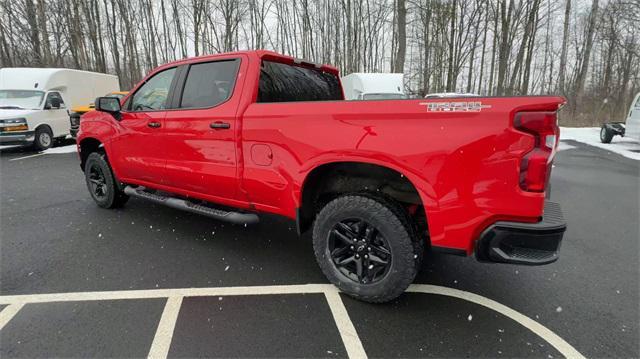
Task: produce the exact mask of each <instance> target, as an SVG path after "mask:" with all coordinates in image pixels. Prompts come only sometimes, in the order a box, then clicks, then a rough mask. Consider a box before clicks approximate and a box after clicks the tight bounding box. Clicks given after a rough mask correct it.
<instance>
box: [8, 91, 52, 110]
mask: <svg viewBox="0 0 640 359" xmlns="http://www.w3.org/2000/svg"><path fill="white" fill-rule="evenodd" d="M43 98H44V92H43V91H32V90H0V109H5V110H6V109H11V110H37V109H40V104H42V99H43Z"/></svg>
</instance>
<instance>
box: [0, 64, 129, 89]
mask: <svg viewBox="0 0 640 359" xmlns="http://www.w3.org/2000/svg"><path fill="white" fill-rule="evenodd" d="M74 75H75V76H78V75H80V76H84V77H89V76H90V77H101V78H112V81H113V79H115V82H116V83H117V82H118V77H117V76H115V75H108V74H102V73H98V72H91V71H82V70H73V69H65V68H37V67H6V68H3V69H0V89H12V90H44V91H46V90H51V89H64V88H65V87H66V86H67V84H68V82H69V81H68V79H69V78H70V77H72V76H74ZM75 76H74V77H75Z"/></svg>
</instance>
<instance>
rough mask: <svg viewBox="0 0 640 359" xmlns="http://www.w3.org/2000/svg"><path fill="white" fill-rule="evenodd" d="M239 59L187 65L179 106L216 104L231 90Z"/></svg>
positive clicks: (189, 106) (197, 106) (224, 99)
mask: <svg viewBox="0 0 640 359" xmlns="http://www.w3.org/2000/svg"><path fill="white" fill-rule="evenodd" d="M239 64H240V60H237V59H236V60H224V61H215V62H204V63H197V64H193V65H191V66H189V73H188V74H187V80H186V82H185V84H184V90H183V92H182V99H181V100H180V108H205V107H213V106H217V105H219V104H221V103H223V102H225V101H227V100H228V99H229V97H231V93H232V91H233V86H234V84H235V82H236V76H237V73H238V65H239Z"/></svg>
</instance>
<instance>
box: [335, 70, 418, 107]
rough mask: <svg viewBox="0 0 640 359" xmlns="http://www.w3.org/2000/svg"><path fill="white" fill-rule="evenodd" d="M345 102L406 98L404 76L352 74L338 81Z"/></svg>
mask: <svg viewBox="0 0 640 359" xmlns="http://www.w3.org/2000/svg"><path fill="white" fill-rule="evenodd" d="M340 82H342V89H343V90H344V98H345V99H346V100H385V99H394V100H397V99H403V98H407V96H406V95H405V94H404V74H389V73H357V72H356V73H352V74H349V75H346V76H343V77H342V78H341V79H340Z"/></svg>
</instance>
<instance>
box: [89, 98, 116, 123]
mask: <svg viewBox="0 0 640 359" xmlns="http://www.w3.org/2000/svg"><path fill="white" fill-rule="evenodd" d="M95 103H96V105H95V106H96V110H97V111H102V112H108V113H110V114H111V115H112V116H113V117H114V118H115V119H116V120H120V110H121V108H120V100H118V99H117V98H115V97H98V98H97V99H96V102H95Z"/></svg>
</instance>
